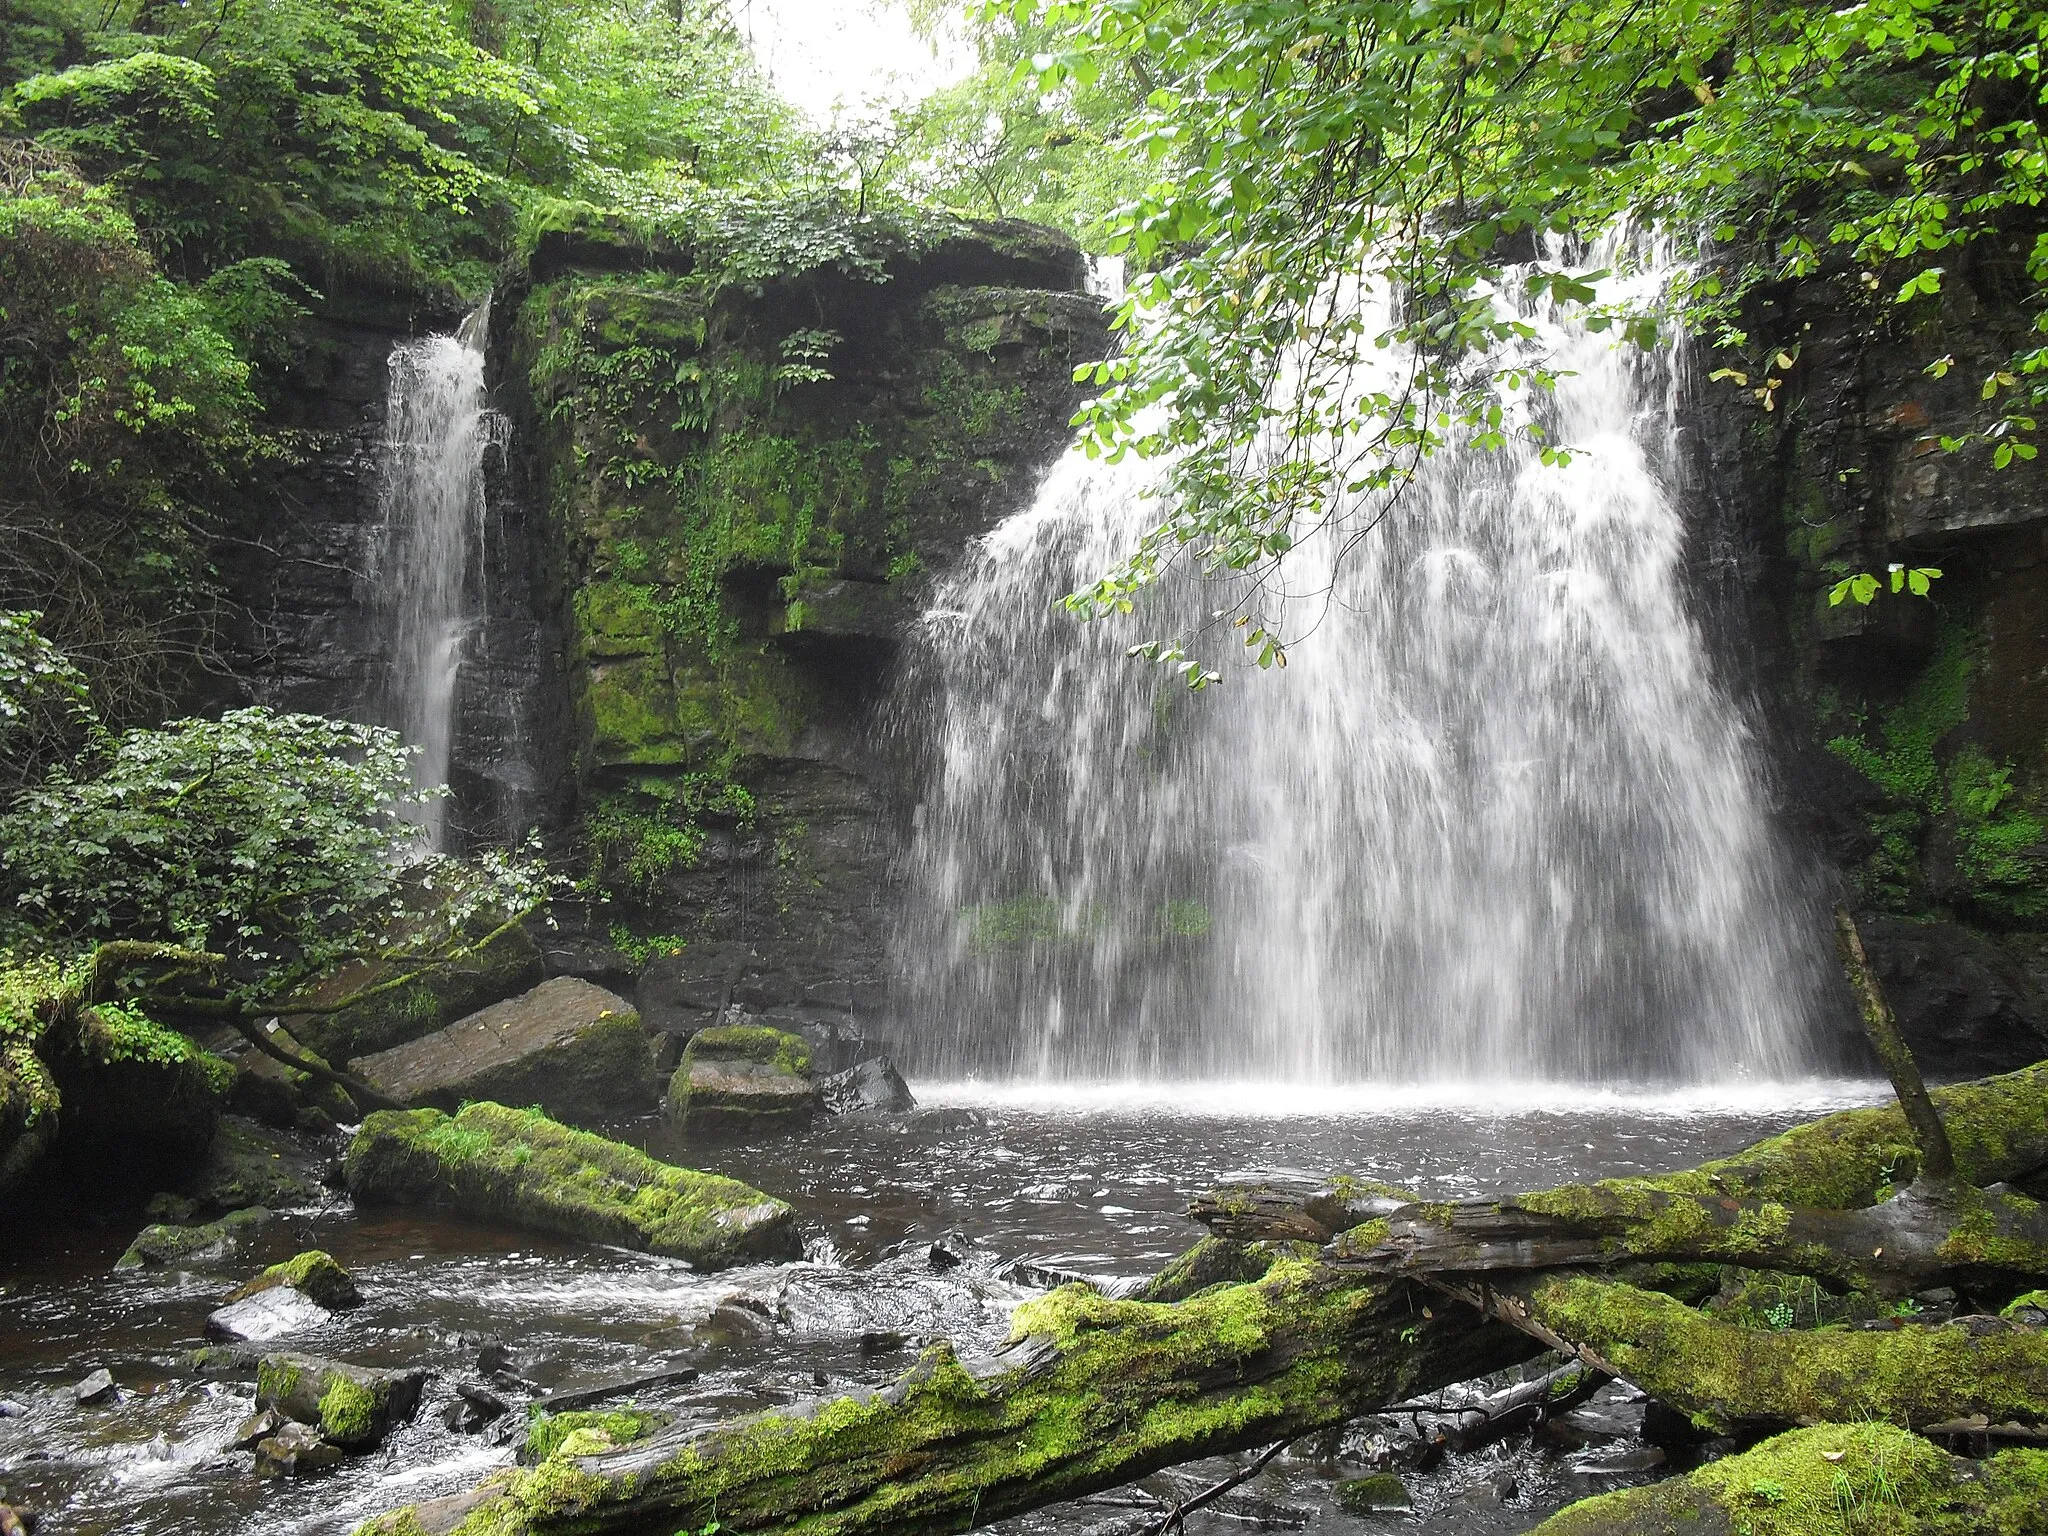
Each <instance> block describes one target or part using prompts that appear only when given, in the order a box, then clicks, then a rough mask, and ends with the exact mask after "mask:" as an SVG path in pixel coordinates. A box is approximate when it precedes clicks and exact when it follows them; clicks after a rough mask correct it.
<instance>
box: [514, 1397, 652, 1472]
mask: <svg viewBox="0 0 2048 1536" xmlns="http://www.w3.org/2000/svg"><path fill="white" fill-rule="evenodd" d="M669 1422H670V1420H669V1416H668V1415H667V1414H665V1413H654V1412H650V1411H649V1410H647V1409H642V1408H613V1409H590V1410H582V1409H573V1410H571V1411H569V1412H566V1413H549V1412H547V1411H546V1410H545V1409H536V1410H535V1411H534V1413H533V1416H532V1418H531V1419H529V1420H528V1421H527V1426H526V1439H525V1441H524V1442H523V1443H522V1444H521V1445H520V1448H519V1460H520V1462H521V1463H522V1464H523V1465H528V1466H530V1465H532V1464H534V1463H536V1462H542V1461H546V1460H547V1459H548V1458H549V1457H551V1456H553V1455H555V1454H556V1453H557V1452H560V1453H561V1454H564V1455H569V1456H575V1455H588V1454H590V1450H589V1449H585V1448H584V1444H587V1442H585V1443H584V1444H577V1445H570V1444H568V1441H569V1439H570V1437H571V1436H572V1435H578V1434H585V1435H588V1434H592V1433H595V1434H597V1435H600V1436H602V1437H603V1444H602V1446H594V1447H591V1448H590V1449H609V1448H611V1447H612V1446H619V1445H631V1444H632V1443H633V1442H634V1441H635V1440H641V1439H645V1438H646V1437H647V1436H648V1435H651V1434H653V1433H654V1431H655V1430H657V1429H660V1428H662V1427H663V1426H664V1425H666V1424H668V1423H669Z"/></svg>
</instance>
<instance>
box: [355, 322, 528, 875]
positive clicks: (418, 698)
mask: <svg viewBox="0 0 2048 1536" xmlns="http://www.w3.org/2000/svg"><path fill="white" fill-rule="evenodd" d="M489 328H490V302H489V301H488V300H486V301H485V302H484V303H483V304H482V305H481V306H480V307H479V308H477V309H476V310H474V311H473V312H472V313H471V314H470V315H469V316H468V317H467V318H466V319H465V320H464V321H463V322H462V325H461V327H460V328H459V329H458V330H457V331H456V333H455V334H454V335H453V336H427V337H423V338H421V339H419V340H417V341H407V342H401V343H400V344H399V345H398V346H396V347H394V348H393V349H392V352H391V386H390V394H389V396H388V401H387V405H386V410H385V433H384V441H383V444H382V447H381V461H380V464H379V474H378V487H379V489H378V495H379V502H380V509H381V512H382V524H383V537H382V550H381V553H380V558H379V581H378V589H379V597H380V607H381V608H382V610H383V617H384V620H385V622H386V626H387V627H386V631H385V632H386V634H387V636H388V637H389V641H390V646H391V653H390V654H391V682H390V699H389V706H388V707H389V712H390V717H391V723H392V724H393V725H395V726H396V727H397V728H398V729H399V731H400V732H401V733H402V734H403V735H404V737H405V740H406V742H407V743H408V744H409V745H411V746H414V747H417V748H419V755H418V756H417V757H416V758H415V759H414V765H413V772H414V780H415V782H416V783H417V784H419V785H420V787H422V788H432V787H434V786H436V785H440V784H445V783H446V782H447V780H448V766H449V760H450V754H451V749H452V746H453V742H454V735H455V704H456V684H457V681H458V679H459V677H460V673H461V667H462V656H463V647H464V644H465V643H466V641H467V639H468V637H469V631H470V629H471V628H472V626H473V624H474V609H473V607H472V604H471V598H472V595H473V587H474V585H475V584H474V582H473V580H472V574H471V573H472V569H473V567H474V566H475V565H476V563H477V561H478V560H479V558H480V556H481V551H482V548H483V521H484V515H485V511H486V507H485V501H484V453H485V450H486V449H488V448H489V447H490V446H491V445H492V443H493V442H495V441H496V440H497V438H498V433H499V430H500V425H501V422H502V418H500V417H499V416H498V415H497V413H496V412H494V411H492V410H490V409H489V408H488V407H487V406H486V405H485V403H484V338H485V335H486V333H487V332H488V330H489ZM446 805H447V802H446V801H445V800H442V799H432V800H428V801H427V802H425V804H424V805H423V807H422V809H421V812H420V816H421V823H420V833H421V837H422V839H423V840H424V841H425V842H426V844H427V845H428V846H429V847H431V848H439V847H440V846H441V844H442V841H443V837H444V835H445V831H446Z"/></svg>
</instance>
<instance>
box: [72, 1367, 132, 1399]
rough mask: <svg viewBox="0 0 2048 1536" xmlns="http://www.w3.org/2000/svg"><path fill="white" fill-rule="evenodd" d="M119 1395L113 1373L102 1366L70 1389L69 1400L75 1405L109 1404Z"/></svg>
mask: <svg viewBox="0 0 2048 1536" xmlns="http://www.w3.org/2000/svg"><path fill="white" fill-rule="evenodd" d="M119 1395H120V1390H119V1388H117V1387H116V1386H115V1385H114V1373H113V1372H112V1371H110V1370H108V1369H107V1368H106V1367H105V1366H104V1365H103V1366H101V1367H100V1368H99V1369H98V1370H96V1371H94V1372H93V1373H92V1374H91V1375H90V1376H88V1377H86V1378H85V1380H83V1381H81V1382H79V1383H78V1385H77V1386H75V1387H73V1388H72V1389H71V1400H72V1401H73V1402H76V1403H110V1402H112V1401H113V1400H114V1399H115V1398H116V1397H118V1396H119Z"/></svg>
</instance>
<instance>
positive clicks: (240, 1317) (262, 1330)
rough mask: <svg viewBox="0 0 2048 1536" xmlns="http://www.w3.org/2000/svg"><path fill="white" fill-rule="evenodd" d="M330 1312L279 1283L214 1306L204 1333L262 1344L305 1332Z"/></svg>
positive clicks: (317, 1325)
mask: <svg viewBox="0 0 2048 1536" xmlns="http://www.w3.org/2000/svg"><path fill="white" fill-rule="evenodd" d="M333 1316H334V1314H333V1313H332V1312H330V1311H328V1310H327V1308H325V1307H323V1306H321V1305H320V1304H319V1303H318V1302H317V1301H314V1300H313V1299H312V1298H311V1297H309V1296H302V1295H300V1294H299V1293H298V1292H297V1291H295V1290H292V1289H291V1288H290V1287H289V1286H282V1285H281V1286H276V1287H274V1288H272V1289H270V1290H267V1291H259V1292H257V1293H256V1294H255V1295H253V1296H245V1297H243V1298H242V1299H241V1300H240V1301H231V1302H229V1303H228V1304H227V1305H226V1306H224V1307H217V1308H215V1309H214V1310H213V1311H212V1312H210V1313H208V1314H207V1318H206V1336H207V1337H208V1338H209V1339H220V1340H222V1341H224V1342H226V1343H230V1344H236V1343H246V1344H261V1343H265V1342H267V1341H268V1340H271V1339H282V1338H287V1337H289V1336H290V1335H292V1334H295V1333H305V1332H308V1331H309V1330H311V1329H314V1328H318V1327H319V1326H320V1325H321V1324H322V1323H325V1322H327V1321H329V1320H330V1319H332V1318H333Z"/></svg>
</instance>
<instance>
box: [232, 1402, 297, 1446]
mask: <svg viewBox="0 0 2048 1536" xmlns="http://www.w3.org/2000/svg"><path fill="white" fill-rule="evenodd" d="M289 1423H291V1420H290V1419H288V1418H286V1417H285V1416H284V1415H283V1414H281V1413H279V1412H278V1411H277V1410H276V1409H275V1408H259V1409H257V1410H256V1412H254V1413H252V1414H250V1415H249V1417H247V1418H246V1419H244V1420H242V1422H241V1423H240V1424H239V1425H238V1426H236V1429H235V1438H234V1440H233V1441H232V1442H230V1443H231V1444H233V1446H234V1448H235V1449H236V1450H238V1451H253V1450H255V1449H256V1443H257V1442H258V1441H259V1440H268V1439H269V1438H270V1437H271V1436H272V1435H274V1434H276V1433H277V1432H278V1431H279V1430H281V1429H283V1428H284V1427H285V1425H287V1424H289Z"/></svg>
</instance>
